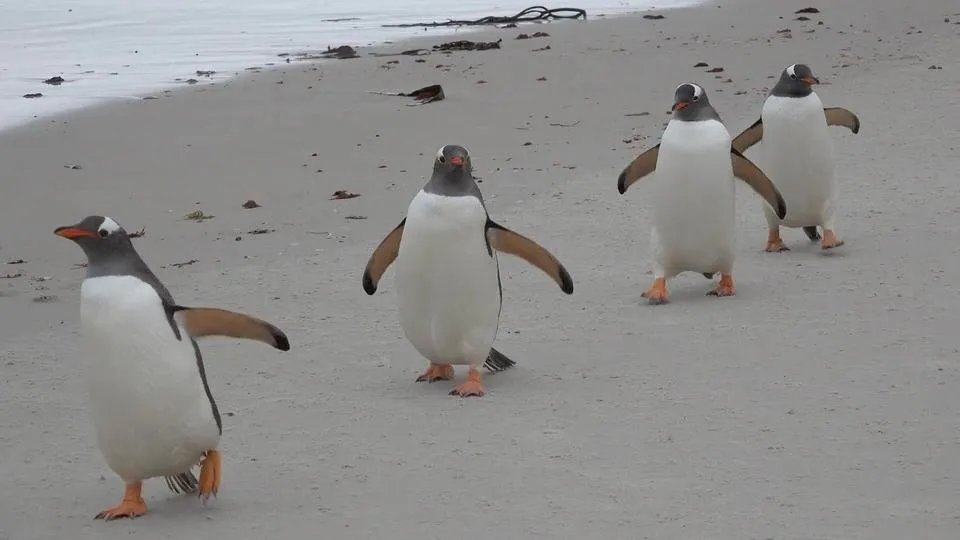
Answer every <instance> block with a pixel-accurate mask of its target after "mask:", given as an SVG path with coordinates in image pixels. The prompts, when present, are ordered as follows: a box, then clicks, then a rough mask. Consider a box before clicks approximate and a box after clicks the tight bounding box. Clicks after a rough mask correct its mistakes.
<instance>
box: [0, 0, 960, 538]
mask: <svg viewBox="0 0 960 540" xmlns="http://www.w3.org/2000/svg"><path fill="white" fill-rule="evenodd" d="M810 5H814V6H817V7H819V8H820V10H821V11H822V13H818V14H809V15H806V17H808V18H809V20H807V21H798V20H796V18H797V17H798V15H796V14H795V13H794V12H795V11H796V10H798V9H801V8H804V7H807V6H808V4H807V3H798V2H787V1H785V0H735V1H724V2H722V3H721V4H720V5H718V4H716V3H712V4H708V5H705V6H701V7H696V8H690V9H681V10H670V11H665V12H663V14H664V15H665V18H664V19H661V20H648V19H643V18H642V17H641V16H639V15H637V16H632V17H622V18H613V19H608V20H602V19H601V20H596V19H593V20H590V21H588V22H586V23H557V24H547V25H537V26H529V27H521V28H512V29H489V30H484V31H481V32H477V33H469V34H466V33H465V34H463V35H462V36H456V37H449V36H444V37H443V38H439V39H437V38H430V39H425V40H419V41H415V42H402V43H395V44H390V45H387V46H385V47H382V48H379V49H360V50H359V51H358V52H360V54H361V57H360V58H356V59H350V60H336V61H326V62H318V63H296V62H292V63H290V64H288V65H286V66H284V67H283V68H282V69H278V70H272V71H271V70H262V71H258V72H251V73H250V74H249V75H246V76H244V77H242V78H239V79H236V80H233V81H231V82H228V83H225V84H222V85H214V86H205V87H191V88H186V89H183V90H181V91H176V92H170V93H162V92H158V93H155V94H153V95H151V96H149V97H154V98H156V99H144V100H135V101H123V102H117V103H111V104H107V105H104V106H100V107H95V108H90V109H85V110H82V111H78V112H74V113H70V114H66V115H57V116H55V117H52V118H49V119H44V120H41V121H37V122H35V123H32V124H30V125H27V126H24V127H20V128H16V129H13V130H9V131H4V132H0V186H2V188H0V189H2V192H0V193H2V196H0V321H2V325H0V360H2V364H0V366H2V371H0V373H2V376H0V409H2V411H3V414H2V415H0V454H2V455H3V460H2V461H0V476H2V477H3V478H4V479H5V483H4V485H5V489H3V490H2V492H0V539H3V540H27V539H30V540H33V539H60V538H71V539H84V538H131V537H134V538H148V539H154V538H173V539H179V538H198V539H205V538H220V539H222V538H236V539H241V538H242V539H245V540H246V539H259V538H263V539H268V538H269V539H276V538H284V539H287V538H289V539H296V538H327V539H345V540H347V539H368V538H392V539H396V540H414V539H435V538H436V539H439V538H469V539H486V538H490V539H493V538H507V539H520V538H597V539H625V540H626V539H638V538H645V539H646V538H649V539H670V540H676V539H731V540H733V539H737V540H739V539H758V540H765V539H778V540H779V539H798V540H799V539H831V540H854V539H864V540H866V539H869V540H885V539H890V540H901V539H903V538H923V539H925V540H934V539H937V540H939V539H943V540H948V539H949V540H952V539H955V538H957V537H958V531H960V507H958V506H957V501H958V500H960V422H958V420H957V418H958V414H957V413H958V408H960V391H958V385H960V364H958V348H960V340H958V338H957V336H956V335H955V334H954V333H953V332H955V331H956V321H957V315H956V314H957V308H956V306H957V302H958V287H957V283H958V282H960V249H958V248H957V247H956V244H957V242H956V238H955V236H954V235H955V233H956V231H958V230H960V190H958V189H957V171H958V170H960V153H958V147H957V145H958V139H957V135H956V134H957V129H956V125H957V121H958V118H960V94H958V92H957V88H958V85H960V62H958V61H957V57H958V52H960V24H958V23H960V14H958V13H956V12H957V11H960V10H958V8H957V4H956V2H955V0H930V1H928V2H924V3H915V4H910V5H907V3H903V2H897V1H894V0H874V1H872V2H869V3H864V2H821V3H819V4H810ZM821 22H822V24H820V23H821ZM785 29H789V31H787V32H784V31H783V30H785ZM536 31H544V32H547V33H548V34H549V36H547V37H540V38H532V39H527V40H523V39H521V40H517V39H515V38H516V36H517V35H518V34H520V33H527V34H532V33H533V32H536ZM461 37H462V38H464V39H471V40H484V41H486V40H496V39H499V38H502V39H503V41H502V43H501V48H500V49H494V50H487V51H464V52H455V53H453V54H450V55H446V54H441V53H439V52H433V53H431V54H429V55H425V56H417V57H414V56H403V55H399V56H382V57H374V56H371V55H369V54H368V53H371V52H379V53H398V52H400V51H402V50H408V49H413V48H418V47H424V48H428V49H429V48H430V47H431V46H433V45H437V44H439V43H440V42H444V41H450V40H451V39H460V38H461ZM547 47H549V48H547ZM950 58H954V60H950ZM419 60H423V62H420V61H419ZM699 62H704V63H707V64H708V66H706V67H699V68H695V67H694V66H695V65H696V64H697V63H699ZM797 62H803V63H807V64H809V65H810V66H811V67H812V68H813V70H814V72H815V73H816V74H817V75H818V76H819V77H820V79H821V81H822V82H823V83H824V84H822V85H821V86H820V87H818V88H817V89H816V90H817V92H818V94H819V95H820V97H821V99H822V100H823V101H824V103H825V105H827V106H843V107H846V108H849V109H850V110H852V111H854V112H855V113H857V114H858V115H859V117H860V119H861V121H862V124H863V127H862V130H861V131H860V133H859V134H858V135H853V134H851V133H850V132H849V131H847V130H845V129H843V128H832V132H831V134H832V137H833V138H834V143H835V146H836V150H837V155H838V166H837V167H838V168H837V175H838V181H839V184H840V189H841V199H840V203H839V205H840V207H839V212H838V225H837V227H838V230H839V232H840V234H841V235H842V236H843V238H844V240H845V241H846V245H845V246H843V247H842V248H840V249H839V250H836V251H835V252H833V253H830V254H824V253H822V252H821V251H820V249H819V247H818V246H817V245H815V244H810V243H809V242H808V241H807V239H806V237H804V235H803V233H802V232H800V231H799V230H786V232H785V233H784V235H785V241H786V242H787V244H788V245H789V246H790V247H791V248H792V251H789V252H786V253H781V254H768V253H764V252H763V245H764V240H765V237H766V224H765V222H764V218H763V214H762V212H761V206H760V204H761V203H760V201H759V199H758V198H757V197H756V195H755V194H754V193H753V192H752V191H751V190H749V188H747V187H746V186H745V185H743V184H742V183H740V184H738V185H737V222H738V227H737V244H738V258H737V263H736V269H735V277H736V279H737V287H738V294H737V296H734V297H731V298H724V299H717V298H712V297H706V296H704V292H705V291H706V290H707V289H708V288H709V282H707V281H706V280H705V279H704V278H703V277H702V276H700V275H695V274H683V275H682V276H680V277H679V278H677V279H676V280H673V281H672V283H671V295H672V302H671V303H670V304H667V305H664V306H650V305H647V304H646V302H645V301H643V299H641V298H640V294H641V292H643V290H645V289H646V288H647V286H648V285H649V284H650V280H651V274H650V263H649V257H648V252H647V248H648V241H649V208H648V206H647V204H646V202H645V201H644V197H643V195H644V191H643V190H642V189H635V188H632V189H631V191H629V192H628V193H627V194H626V195H625V196H620V195H618V194H617V190H616V179H617V175H618V173H619V172H620V170H621V169H622V168H623V167H624V165H626V164H627V163H628V162H629V161H630V160H631V159H633V157H634V156H635V155H637V153H639V152H640V151H642V150H644V149H646V148H648V147H649V146H651V145H653V144H656V142H657V141H658V140H659V136H660V134H661V133H662V130H663V126H664V125H665V123H666V122H667V120H668V119H669V115H668V114H667V112H668V111H669V108H670V105H671V103H672V99H673V91H674V89H675V87H676V86H677V85H678V84H679V83H681V82H685V81H690V82H698V83H700V84H702V85H703V86H705V87H706V89H707V91H708V92H709V93H710V100H711V102H712V103H713V105H714V106H715V107H716V108H717V110H718V112H719V113H720V115H721V116H722V118H723V120H724V122H725V123H726V125H727V127H728V129H729V130H730V131H731V132H732V133H733V134H736V133H738V132H739V131H740V130H742V129H743V128H745V127H747V126H749V125H750V124H752V123H753V122H754V121H755V120H756V118H757V117H758V115H759V112H760V104H761V103H762V101H763V99H764V97H765V95H766V93H767V91H768V90H769V88H770V87H771V86H772V84H773V83H774V78H775V77H776V76H778V74H779V72H780V70H781V69H783V68H784V67H785V66H786V65H789V64H792V63H797ZM720 67H722V68H723V70H722V71H721V72H709V70H711V69H713V68H720ZM433 83H439V84H442V85H443V87H444V90H445V92H446V99H445V100H443V101H440V102H435V103H430V104H426V105H422V106H408V104H409V103H411V100H410V99H409V98H406V97H397V96H384V95H376V94H372V93H369V91H407V90H412V89H416V88H419V87H422V86H426V85H428V84H433ZM644 113H646V114H644ZM444 144H461V145H463V146H465V147H467V148H468V149H469V150H470V152H471V154H472V156H473V161H474V165H475V168H476V174H477V176H478V177H479V178H480V179H481V183H480V188H481V190H483V193H484V196H485V199H486V201H487V207H488V209H489V211H490V213H491V216H492V217H493V218H494V219H496V220H498V221H499V222H501V223H503V224H504V225H506V226H509V227H511V228H512V229H514V230H515V231H517V232H520V233H522V234H525V235H528V236H530V237H532V238H534V239H535V240H537V241H538V242H539V243H541V244H542V245H543V246H544V247H546V248H547V249H549V250H551V251H552V252H553V253H554V254H556V255H557V256H558V257H559V259H560V260H561V261H562V262H563V263H564V264H565V265H566V267H567V269H568V270H569V271H570V273H571V274H572V276H573V279H574V282H575V285H576V290H575V292H574V294H573V295H572V296H566V295H564V294H562V293H561V292H560V291H559V290H558V289H557V287H556V285H555V284H554V283H552V282H551V281H550V280H549V279H548V278H547V277H545V276H544V275H543V274H542V273H540V272H539V271H538V270H536V269H535V268H533V267H531V266H529V265H527V264H526V263H524V262H523V261H521V260H519V259H515V258H510V257H507V256H502V257H501V259H500V261H501V263H500V264H501V272H502V276H503V292H504V303H503V315H502V319H501V324H500V333H499V336H498V339H497V345H496V346H497V348H498V349H499V350H501V351H503V352H504V353H506V354H507V355H509V356H510V357H512V358H513V359H514V360H516V361H517V362H518V365H517V366H516V367H515V368H514V369H512V370H510V371H507V372H503V373H499V374H496V375H492V376H487V377H486V379H485V383H486V386H487V395H486V396H484V397H483V398H480V399H468V400H461V399H458V398H454V397H450V396H448V395H447V391H448V390H449V389H450V387H451V384H450V383H435V384H432V385H426V384H415V383H414V378H415V377H416V375H417V374H418V373H419V372H420V371H422V370H423V368H424V366H425V361H424V360H423V359H422V358H421V357H420V356H419V355H418V354H417V352H416V351H415V350H414V349H413V347H412V346H411V345H410V344H409V343H408V342H407V341H406V339H405V338H404V337H403V333H402V331H401V329H400V326H399V324H398V321H397V313H396V296H395V294H394V288H393V273H392V272H389V273H388V274H387V276H386V278H385V280H384V281H383V282H382V285H381V289H380V291H379V292H378V293H377V294H376V295H375V296H373V297H368V296H367V295H366V294H365V293H364V291H363V289H362V288H361V285H360V276H361V272H362V271H363V267H364V264H365V263H366V260H367V257H368V256H369V255H370V253H371V251H372V250H373V249H374V248H375V247H376V245H377V243H379V242H380V240H381V239H382V238H383V236H384V235H385V234H387V233H388V232H389V231H390V229H391V228H393V227H394V226H395V225H396V224H397V223H398V222H399V221H400V219H402V217H403V215H404V212H405V210H406V207H407V204H408V203H409V201H410V199H411V198H412V197H413V196H414V194H415V193H416V192H417V190H418V189H419V188H420V187H421V185H422V184H423V182H424V181H425V179H426V177H427V175H429V172H430V168H431V163H432V160H433V158H434V155H435V152H436V150H437V148H439V147H440V146H442V145H444ZM757 150H758V149H752V150H751V151H750V152H748V156H750V157H755V155H756V153H757ZM637 187H640V185H639V184H638V185H637ZM337 190H348V191H350V192H354V193H357V194H359V195H360V196H359V197H357V198H352V199H347V200H330V196H331V194H332V193H333V192H335V191H337ZM248 199H253V200H255V201H257V203H259V204H260V205H262V206H261V207H259V208H255V209H244V208H242V207H241V205H242V203H243V202H244V201H246V200H248ZM788 203H789V201H788ZM198 210H199V211H202V212H204V213H205V214H207V215H212V216H214V217H213V218H212V219H208V220H204V221H201V222H195V221H190V220H185V219H183V218H184V216H185V215H186V214H188V213H190V212H195V211H198ZM90 214H105V215H109V216H112V217H113V218H115V219H116V220H117V221H119V222H120V223H121V224H122V225H124V226H125V227H126V228H127V229H128V230H131V231H133V230H139V229H141V228H142V229H143V230H144V233H145V234H144V236H142V237H141V238H138V239H136V240H135V241H134V242H135V245H136V247H137V249H138V250H139V251H140V253H141V254H142V255H143V257H144V259H145V260H146V262H147V263H148V264H149V265H151V267H152V268H153V270H154V271H155V272H156V273H157V275H158V277H159V278H160V279H161V280H163V281H164V282H165V283H166V285H167V286H168V287H169V288H170V290H171V292H172V293H173V294H174V296H175V298H176V299H177V300H178V301H179V302H180V303H182V304H186V305H211V306H219V307H226V308H231V309H237V310H242V311H245V312H248V313H251V314H253V315H256V316H258V317H262V318H265V319H267V320H270V321H272V322H275V323H276V324H278V326H280V327H281V328H283V330H284V331H286V333H287V334H288V335H289V337H290V339H291V342H292V346H293V349H292V350H291V351H290V352H288V353H279V352H276V351H273V350H271V349H269V348H267V347H265V346H263V345H262V344H259V343H252V342H237V341H233V340H227V339H210V340H206V341H204V342H202V343H201V346H202V349H203V351H204V357H205V364H206V370H207V375H208V378H209V381H210V385H211V390H212V392H213V395H214V396H215V398H216V400H217V403H218V405H219V408H220V410H221V411H222V413H223V415H224V433H223V439H222V443H221V449H222V450H223V453H224V460H225V461H224V478H223V484H222V486H221V490H220V493H219V498H217V499H216V500H212V501H211V502H210V503H209V504H208V505H207V506H206V507H203V506H201V505H200V503H199V502H198V501H197V500H196V499H195V498H193V497H186V496H175V495H173V494H171V493H169V492H168V490H167V488H166V485H165V483H164V482H163V481H162V480H161V479H155V480H151V481H148V482H147V484H146V487H145V490H144V496H145V498H146V501H147V504H148V506H149V508H150V513H149V514H147V515H146V516H144V517H142V518H139V519H137V520H132V521H129V520H128V521H117V522H112V523H104V522H102V521H94V520H93V519H92V517H93V515H94V514H96V512H98V511H100V510H102V509H103V508H106V507H107V506H110V505H113V504H116V503H117V501H118V500H119V498H120V496H121V494H122V482H121V481H120V480H119V479H118V478H117V477H116V476H115V475H114V474H113V473H112V472H111V471H110V470H109V469H108V468H107V466H106V464H105V463H104V461H103V458H102V457H101V455H100V453H99V451H98V450H97V446H96V441H95V437H94V434H93V430H92V427H91V425H90V420H89V416H88V412H87V410H86V403H87V395H86V385H85V382H84V377H85V375H84V368H83V366H84V363H85V360H86V359H85V358H84V357H83V356H82V354H81V353H80V339H79V334H78V330H79V287H80V282H81V280H82V278H83V275H84V270H83V269H80V268H76V267H75V265H76V264H77V263H81V262H83V261H84V257H83V253H82V251H81V250H80V249H79V248H78V247H77V246H75V245H72V244H71V243H70V242H67V241H65V240H63V239H61V238H58V237H56V236H54V235H53V229H54V228H55V227H56V226H59V225H67V224H72V223H75V222H77V221H78V220H80V219H82V218H83V217H85V216H87V215H90ZM251 231H256V232H262V233H263V234H254V233H252V232H251ZM17 261H22V262H21V263H20V264H13V263H15V262H17ZM191 261H193V262H191ZM183 263H189V264H183ZM951 313H953V315H950V314H951ZM464 374H465V370H462V369H458V372H457V376H458V380H459V379H460V378H462V377H463V376H464Z"/></svg>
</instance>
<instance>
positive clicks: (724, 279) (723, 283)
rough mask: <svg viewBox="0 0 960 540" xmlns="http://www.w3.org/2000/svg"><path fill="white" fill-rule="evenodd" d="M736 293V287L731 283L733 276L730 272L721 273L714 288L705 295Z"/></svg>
mask: <svg viewBox="0 0 960 540" xmlns="http://www.w3.org/2000/svg"><path fill="white" fill-rule="evenodd" d="M735 294H737V288H736V287H735V286H734V285H733V276H732V275H730V274H721V275H720V283H719V284H718V285H717V287H716V288H714V289H713V290H711V291H710V292H708V293H707V296H733V295H735Z"/></svg>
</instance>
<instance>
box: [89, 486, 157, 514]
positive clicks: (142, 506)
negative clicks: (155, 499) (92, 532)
mask: <svg viewBox="0 0 960 540" xmlns="http://www.w3.org/2000/svg"><path fill="white" fill-rule="evenodd" d="M142 488H143V483H141V482H136V483H134V484H127V488H126V490H125V491H124V493H123V500H121V501H120V504H118V505H117V506H114V507H113V508H107V509H106V510H104V511H103V512H100V513H99V514H97V515H96V516H94V518H93V519H102V520H104V521H113V520H115V519H120V518H136V517H140V516H142V515H144V514H146V513H147V503H145V502H144V501H143V497H141V496H140V490H141V489H142Z"/></svg>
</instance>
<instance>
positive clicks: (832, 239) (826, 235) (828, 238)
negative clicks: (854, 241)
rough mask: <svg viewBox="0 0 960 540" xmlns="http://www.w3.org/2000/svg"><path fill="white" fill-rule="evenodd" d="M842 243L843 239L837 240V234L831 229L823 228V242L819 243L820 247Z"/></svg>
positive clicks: (829, 246) (828, 247)
mask: <svg viewBox="0 0 960 540" xmlns="http://www.w3.org/2000/svg"><path fill="white" fill-rule="evenodd" d="M842 245H843V240H838V239H837V234H836V233H835V232H833V230H832V229H824V230H823V243H821V244H820V249H833V248H835V247H840V246H842Z"/></svg>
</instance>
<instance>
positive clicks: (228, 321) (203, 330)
mask: <svg viewBox="0 0 960 540" xmlns="http://www.w3.org/2000/svg"><path fill="white" fill-rule="evenodd" d="M171 309H172V311H173V316H174V317H176V318H177V320H178V321H179V322H180V324H182V325H183V327H184V328H185V329H186V330H187V334H189V335H190V337H192V338H194V339H196V338H201V337H204V336H226V337H234V338H239V339H252V340H255V341H262V342H264V343H266V344H267V345H270V346H271V347H274V348H276V349H280V350H281V351H289V350H290V340H289V339H287V335H286V334H284V333H283V331H281V330H280V329H279V328H277V327H276V326H274V325H272V324H270V323H268V322H266V321H263V320H260V319H257V318H255V317H251V316H249V315H244V314H243V313H237V312H235V311H229V310H226V309H218V308H191V307H184V306H172V307H171Z"/></svg>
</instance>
